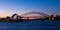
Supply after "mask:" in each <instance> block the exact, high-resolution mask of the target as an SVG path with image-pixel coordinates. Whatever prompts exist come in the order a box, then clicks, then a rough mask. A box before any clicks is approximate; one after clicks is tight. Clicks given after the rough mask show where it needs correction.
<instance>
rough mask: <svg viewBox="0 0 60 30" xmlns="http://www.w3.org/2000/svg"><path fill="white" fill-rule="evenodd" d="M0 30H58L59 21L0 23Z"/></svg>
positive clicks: (59, 27) (59, 26) (59, 29)
mask: <svg viewBox="0 0 60 30" xmlns="http://www.w3.org/2000/svg"><path fill="white" fill-rule="evenodd" d="M0 30H60V21H49V20H42V21H41V20H35V21H24V22H0Z"/></svg>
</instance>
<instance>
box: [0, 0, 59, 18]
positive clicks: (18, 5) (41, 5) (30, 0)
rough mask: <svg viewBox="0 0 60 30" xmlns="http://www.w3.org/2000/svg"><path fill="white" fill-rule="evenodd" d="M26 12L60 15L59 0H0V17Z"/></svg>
mask: <svg viewBox="0 0 60 30" xmlns="http://www.w3.org/2000/svg"><path fill="white" fill-rule="evenodd" d="M27 12H43V13H45V14H48V15H51V14H54V15H57V14H59V15H60V0H0V17H6V16H11V15H12V14H14V13H18V14H19V15H21V14H23V13H27Z"/></svg>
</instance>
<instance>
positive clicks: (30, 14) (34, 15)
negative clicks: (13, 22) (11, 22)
mask: <svg viewBox="0 0 60 30" xmlns="http://www.w3.org/2000/svg"><path fill="white" fill-rule="evenodd" d="M46 17H49V15H47V14H45V13H41V12H28V13H24V14H22V15H18V14H16V13H15V14H13V15H12V16H11V18H12V19H43V18H46Z"/></svg>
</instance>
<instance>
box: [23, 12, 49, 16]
mask: <svg viewBox="0 0 60 30" xmlns="http://www.w3.org/2000/svg"><path fill="white" fill-rule="evenodd" d="M30 14H39V15H42V16H44V17H49V15H47V14H45V13H41V12H28V13H24V14H22V16H27V15H30Z"/></svg>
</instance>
